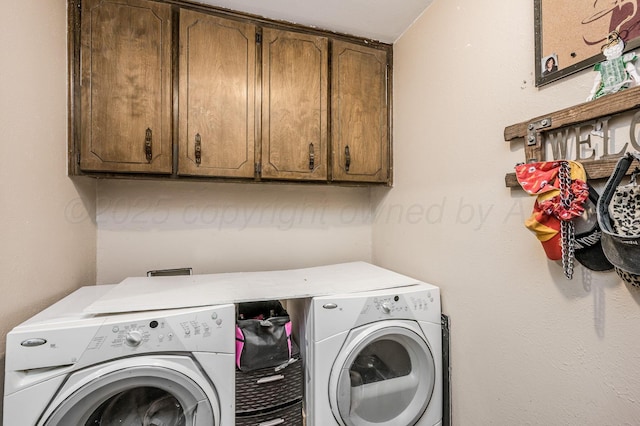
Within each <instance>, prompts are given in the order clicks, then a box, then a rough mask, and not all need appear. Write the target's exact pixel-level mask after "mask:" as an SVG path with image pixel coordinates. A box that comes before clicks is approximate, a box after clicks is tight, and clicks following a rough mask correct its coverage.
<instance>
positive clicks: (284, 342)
mask: <svg viewBox="0 0 640 426" xmlns="http://www.w3.org/2000/svg"><path fill="white" fill-rule="evenodd" d="M237 315H238V318H237V320H236V365H237V367H238V368H239V369H240V370H241V371H253V370H258V369H261V368H267V367H277V366H279V365H282V364H285V363H287V362H288V361H289V360H290V359H291V345H292V343H291V320H290V318H289V314H288V313H287V311H286V310H285V309H284V308H283V307H282V304H281V303H280V302H278V301H266V302H246V303H239V304H238V305H237Z"/></svg>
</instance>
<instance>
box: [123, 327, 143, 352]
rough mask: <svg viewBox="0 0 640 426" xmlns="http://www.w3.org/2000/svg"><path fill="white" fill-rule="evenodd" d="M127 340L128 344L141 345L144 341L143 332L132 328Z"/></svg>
mask: <svg viewBox="0 0 640 426" xmlns="http://www.w3.org/2000/svg"><path fill="white" fill-rule="evenodd" d="M125 342H126V343H127V345H129V346H132V347H134V348H135V347H136V346H139V345H140V343H142V333H140V332H139V331H138V330H131V331H130V332H128V333H127V337H125Z"/></svg>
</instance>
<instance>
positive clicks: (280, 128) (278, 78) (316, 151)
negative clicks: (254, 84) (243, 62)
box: [262, 28, 328, 181]
mask: <svg viewBox="0 0 640 426" xmlns="http://www.w3.org/2000/svg"><path fill="white" fill-rule="evenodd" d="M327 49H328V41H327V38H325V37H318V36H312V35H306V34H301V33H295V32H288V31H280V30H276V29H270V28H265V29H264V31H263V35H262V177H263V178H266V179H294V180H324V181H326V180H327V155H328V152H327V120H328V116H327V115H328V113H327V105H328V100H327V99H328V87H327V84H328V77H327V72H328V53H327V52H328V50H327Z"/></svg>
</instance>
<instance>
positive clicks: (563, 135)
mask: <svg viewBox="0 0 640 426" xmlns="http://www.w3.org/2000/svg"><path fill="white" fill-rule="evenodd" d="M568 139H569V129H564V131H559V132H555V133H549V138H548V139H547V140H548V142H549V143H550V144H551V151H552V152H553V159H554V160H566V159H567V140H568Z"/></svg>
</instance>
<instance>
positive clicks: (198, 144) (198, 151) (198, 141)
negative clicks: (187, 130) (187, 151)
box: [196, 133, 202, 165]
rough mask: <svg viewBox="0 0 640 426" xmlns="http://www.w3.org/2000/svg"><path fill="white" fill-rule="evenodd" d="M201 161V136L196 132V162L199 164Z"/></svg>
mask: <svg viewBox="0 0 640 426" xmlns="http://www.w3.org/2000/svg"><path fill="white" fill-rule="evenodd" d="M201 162H202V138H201V137H200V133H196V164H197V165H200V163H201Z"/></svg>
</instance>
